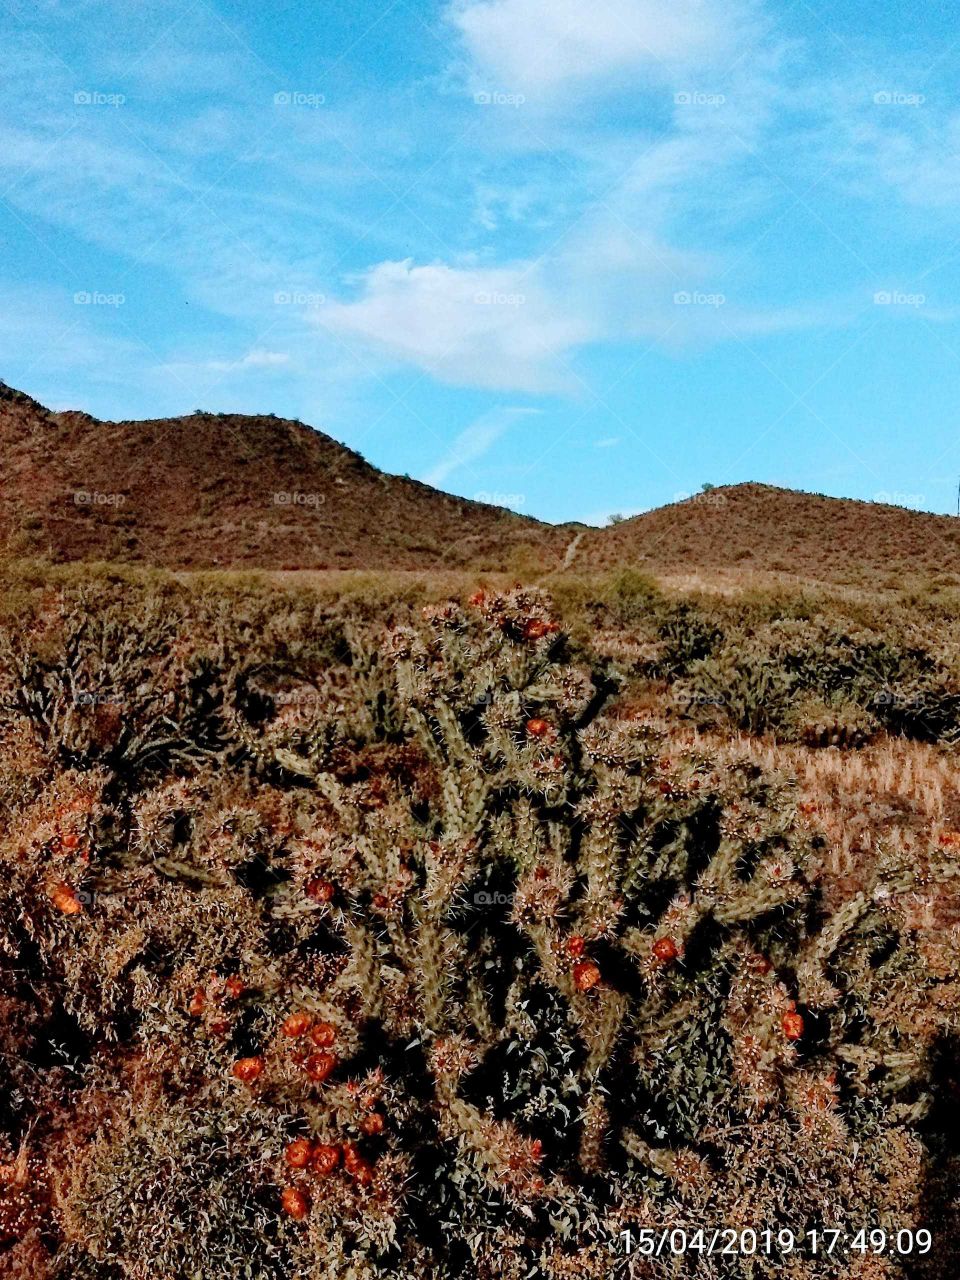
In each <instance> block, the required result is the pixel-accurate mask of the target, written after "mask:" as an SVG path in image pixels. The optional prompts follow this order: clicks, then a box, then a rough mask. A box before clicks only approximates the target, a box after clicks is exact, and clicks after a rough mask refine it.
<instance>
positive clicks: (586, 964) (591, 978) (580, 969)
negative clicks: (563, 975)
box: [573, 960, 600, 991]
mask: <svg viewBox="0 0 960 1280" xmlns="http://www.w3.org/2000/svg"><path fill="white" fill-rule="evenodd" d="M599 981H600V966H599V965H597V964H594V962H593V961H592V960H584V961H582V962H581V963H580V964H575V965H574V966H573V985H574V986H575V987H576V988H577V990H578V991H592V990H593V988H594V987H595V986H596V985H597V983H598V982H599Z"/></svg>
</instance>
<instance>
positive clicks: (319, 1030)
mask: <svg viewBox="0 0 960 1280" xmlns="http://www.w3.org/2000/svg"><path fill="white" fill-rule="evenodd" d="M336 1038H337V1029H336V1027H334V1026H331V1024H330V1023H329V1022H318V1023H316V1024H315V1025H314V1026H313V1027H311V1028H310V1039H311V1040H312V1041H313V1043H314V1044H315V1045H316V1046H317V1048H318V1049H329V1048H330V1046H331V1045H332V1044H333V1042H334V1040H336Z"/></svg>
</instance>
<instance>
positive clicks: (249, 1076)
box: [232, 1058, 263, 1084]
mask: <svg viewBox="0 0 960 1280" xmlns="http://www.w3.org/2000/svg"><path fill="white" fill-rule="evenodd" d="M232 1071H233V1075H234V1077H235V1078H236V1079H237V1080H240V1081H242V1082H243V1083H244V1084H253V1082H254V1080H257V1079H259V1078H260V1076H261V1075H262V1074H263V1059H262V1058H238V1059H237V1061H236V1062H235V1063H234V1064H233V1068H232Z"/></svg>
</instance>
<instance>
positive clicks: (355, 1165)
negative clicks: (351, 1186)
mask: <svg viewBox="0 0 960 1280" xmlns="http://www.w3.org/2000/svg"><path fill="white" fill-rule="evenodd" d="M343 1167H344V1168H345V1169H346V1171H347V1173H349V1174H350V1176H351V1177H352V1178H355V1179H356V1181H357V1182H359V1183H360V1185H361V1186H367V1185H368V1184H369V1183H370V1182H371V1181H372V1179H373V1169H372V1167H371V1165H370V1162H369V1160H365V1159H364V1158H363V1156H362V1155H361V1154H360V1152H359V1151H358V1150H357V1148H356V1147H355V1146H354V1144H353V1143H352V1142H345V1143H344V1144H343Z"/></svg>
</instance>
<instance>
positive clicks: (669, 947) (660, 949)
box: [653, 938, 680, 964]
mask: <svg viewBox="0 0 960 1280" xmlns="http://www.w3.org/2000/svg"><path fill="white" fill-rule="evenodd" d="M653 954H654V956H655V957H656V958H657V960H658V961H659V962H660V964H673V962H674V960H676V958H677V956H678V955H679V954H680V948H679V947H678V946H677V944H676V943H675V942H674V940H673V938H658V939H657V940H656V942H655V943H654V944H653Z"/></svg>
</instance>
